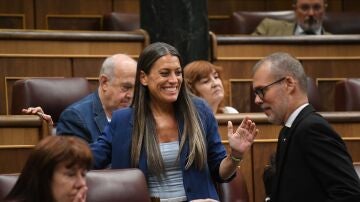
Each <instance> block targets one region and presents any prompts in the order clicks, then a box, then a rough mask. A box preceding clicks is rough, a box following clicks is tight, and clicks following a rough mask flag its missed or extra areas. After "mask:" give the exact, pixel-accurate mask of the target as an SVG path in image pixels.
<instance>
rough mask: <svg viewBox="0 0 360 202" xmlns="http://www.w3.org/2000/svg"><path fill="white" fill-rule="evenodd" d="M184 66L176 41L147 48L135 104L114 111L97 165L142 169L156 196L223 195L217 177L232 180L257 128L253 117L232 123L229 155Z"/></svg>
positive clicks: (181, 198)
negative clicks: (189, 83) (188, 84)
mask: <svg viewBox="0 0 360 202" xmlns="http://www.w3.org/2000/svg"><path fill="white" fill-rule="evenodd" d="M182 71H183V67H182V65H181V57H180V54H179V52H178V51H177V50H176V49H175V48H174V47H173V46H171V45H169V44H166V43H160V42H159V43H154V44H151V45H149V46H148V47H146V48H145V49H144V50H143V52H142V53H141V55H140V57H139V60H138V66H137V73H136V81H135V92H134V100H133V103H132V105H131V108H127V109H123V110H118V111H115V112H114V113H113V118H112V120H111V122H110V124H109V125H108V127H107V128H106V129H105V133H104V135H102V136H101V137H100V139H99V140H98V141H97V142H95V143H94V144H91V149H92V151H93V154H94V157H95V168H104V167H105V166H106V165H107V164H109V163H111V166H112V168H140V169H141V170H142V171H143V172H144V175H145V176H146V179H147V184H148V187H149V192H150V195H151V197H153V198H157V199H158V198H160V199H161V200H162V199H167V200H169V201H191V200H195V199H214V200H219V197H218V195H217V192H216V189H215V186H214V181H213V180H216V181H217V182H224V181H229V180H231V179H232V177H233V176H234V173H235V171H236V169H237V166H238V165H239V163H240V161H241V158H242V156H243V155H244V153H245V152H246V151H247V150H248V149H249V148H250V146H251V144H252V142H253V140H254V138H255V136H256V134H257V132H258V131H257V129H256V126H255V123H254V122H252V121H251V120H249V119H248V118H245V119H244V120H243V122H242V124H241V125H240V126H239V127H238V129H237V130H236V131H234V130H233V126H232V123H231V122H229V124H228V137H229V145H230V148H231V153H229V154H227V153H226V150H225V148H224V146H223V144H222V143H221V140H220V135H219V133H218V128H217V122H216V119H215V117H214V114H213V112H212V111H211V109H210V108H209V107H208V105H207V104H206V103H205V102H204V101H203V100H202V99H199V98H196V97H195V96H192V95H190V94H189V93H188V92H187V88H186V87H185V83H184V82H183V80H184V78H183V74H182ZM112 157H114V158H112Z"/></svg>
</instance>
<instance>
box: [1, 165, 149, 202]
mask: <svg viewBox="0 0 360 202" xmlns="http://www.w3.org/2000/svg"><path fill="white" fill-rule="evenodd" d="M17 178H18V174H7V175H0V201H2V200H3V199H4V197H5V196H6V195H7V194H8V193H9V192H10V190H11V188H12V187H13V186H14V184H15V182H16V180H17ZM86 181H87V186H88V192H87V197H86V198H87V199H86V201H87V202H100V201H101V202H108V201H109V202H110V201H117V202H128V201H134V202H149V201H150V196H149V193H148V189H147V184H146V181H145V177H144V175H143V173H142V172H141V171H140V170H139V169H118V170H116V169H107V170H92V171H89V172H88V173H87V175H86Z"/></svg>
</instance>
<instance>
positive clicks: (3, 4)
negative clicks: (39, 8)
mask: <svg viewBox="0 0 360 202" xmlns="http://www.w3.org/2000/svg"><path fill="white" fill-rule="evenodd" d="M0 14H10V15H21V16H24V22H23V23H24V27H25V28H26V29H34V28H35V20H34V15H35V11H34V0H0ZM17 23H18V22H17ZM21 29H22V28H21Z"/></svg>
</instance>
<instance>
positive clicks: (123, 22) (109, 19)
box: [103, 12, 140, 31]
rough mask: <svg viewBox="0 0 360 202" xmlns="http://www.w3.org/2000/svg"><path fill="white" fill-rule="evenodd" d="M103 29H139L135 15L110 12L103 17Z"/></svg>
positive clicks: (138, 17)
mask: <svg viewBox="0 0 360 202" xmlns="http://www.w3.org/2000/svg"><path fill="white" fill-rule="evenodd" d="M103 29H104V30H108V31H134V30H137V29H140V16H139V14H137V13H122V12H111V13H108V14H105V15H104V19H103Z"/></svg>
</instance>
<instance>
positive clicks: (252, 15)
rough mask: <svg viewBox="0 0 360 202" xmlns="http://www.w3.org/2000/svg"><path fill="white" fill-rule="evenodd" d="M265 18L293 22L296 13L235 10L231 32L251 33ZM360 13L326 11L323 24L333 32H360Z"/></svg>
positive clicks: (230, 24) (231, 22) (289, 11)
mask: <svg viewBox="0 0 360 202" xmlns="http://www.w3.org/2000/svg"><path fill="white" fill-rule="evenodd" d="M264 18H272V19H278V20H285V21H289V22H292V21H294V19H295V13H294V11H292V10H285V11H235V12H233V13H232V15H231V18H230V23H229V26H230V27H229V29H228V30H229V34H251V33H252V32H254V31H255V29H256V27H257V26H258V25H259V24H260V22H261V21H262V20H263V19H264ZM356 19H360V13H358V12H326V14H325V16H324V21H323V25H324V28H325V30H326V31H328V32H330V33H332V34H360V23H358V20H356Z"/></svg>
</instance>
